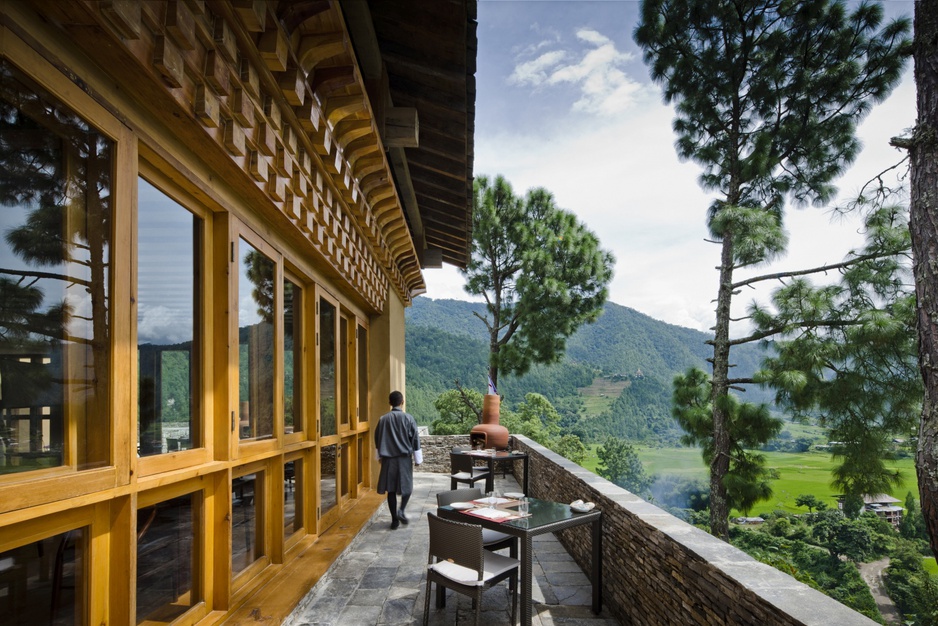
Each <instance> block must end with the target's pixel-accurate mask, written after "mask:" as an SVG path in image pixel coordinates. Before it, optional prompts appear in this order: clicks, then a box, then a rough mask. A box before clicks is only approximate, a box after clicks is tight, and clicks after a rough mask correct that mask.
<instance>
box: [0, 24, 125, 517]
mask: <svg viewBox="0 0 938 626" xmlns="http://www.w3.org/2000/svg"><path fill="white" fill-rule="evenodd" d="M0 57H3V58H5V59H7V60H8V61H9V62H10V63H11V64H12V65H14V66H16V67H17V68H20V70H21V71H23V72H24V73H25V74H27V75H28V76H29V77H30V78H31V79H32V80H33V81H34V82H36V83H37V84H39V85H40V86H41V87H42V88H43V89H45V90H46V91H48V92H49V93H50V94H51V95H53V96H54V97H55V98H56V99H57V100H59V102H61V103H62V104H63V105H64V106H66V107H68V108H69V109H70V110H71V111H73V112H74V113H76V114H77V115H79V116H81V117H82V118H83V119H85V120H86V121H87V122H88V123H89V124H90V125H91V126H93V127H94V128H95V130H96V131H97V132H99V133H100V134H101V135H103V136H105V137H107V138H109V139H110V140H111V141H113V142H114V154H113V164H112V167H113V170H112V173H113V179H112V180H113V190H112V196H113V202H114V204H113V206H114V210H113V214H112V225H111V227H112V229H113V230H112V232H111V245H110V246H109V248H110V249H109V253H110V260H109V267H108V279H109V281H110V285H109V292H108V294H109V295H108V299H109V302H110V303H112V305H111V306H110V309H109V311H108V316H109V320H108V325H109V328H110V336H111V342H110V346H109V347H108V349H109V352H110V361H111V363H110V370H111V371H121V370H123V371H129V369H130V366H131V362H132V360H133V358H132V353H133V350H131V349H130V346H129V345H127V342H126V341H124V339H125V338H127V337H129V336H130V332H131V328H132V326H133V324H132V321H131V319H130V307H115V306H113V303H115V302H129V301H130V298H131V287H130V285H131V270H130V265H131V261H132V260H131V258H130V257H131V251H130V246H128V245H126V243H127V242H128V241H130V239H131V237H132V234H133V233H132V213H133V211H131V210H130V208H131V207H132V206H133V201H134V193H135V191H134V190H135V187H136V183H135V182H134V181H135V180H136V175H137V166H136V163H137V144H136V139H135V137H134V135H133V133H132V132H131V130H130V129H129V128H128V127H127V126H126V125H124V124H122V123H121V122H120V121H119V120H118V119H117V118H116V117H114V116H113V115H112V114H111V113H110V112H108V111H107V110H106V109H105V108H104V107H103V106H101V105H100V104H99V103H97V102H96V101H95V100H94V99H93V98H92V97H91V96H90V95H89V94H87V93H85V92H84V91H82V90H81V89H80V88H79V87H78V86H77V85H76V84H75V83H74V82H72V80H70V79H69V78H68V77H67V76H65V75H64V74H62V73H61V72H60V71H59V70H58V69H56V68H55V67H54V66H53V65H52V64H51V63H49V61H47V60H46V59H45V58H44V57H43V56H41V55H40V54H39V53H38V52H37V51H36V50H34V49H33V48H31V47H30V46H29V45H27V44H26V43H25V42H23V41H22V40H21V39H20V38H19V37H17V36H16V35H15V34H14V33H12V32H11V31H10V30H9V29H8V28H6V27H0ZM23 68H28V69H23ZM131 386H132V385H131V384H130V381H128V380H124V379H121V378H120V377H113V378H112V380H111V381H109V384H108V412H109V416H108V425H109V428H108V431H109V432H108V436H109V441H108V442H107V443H106V446H107V449H108V458H107V460H106V463H107V464H106V466H105V467H101V468H95V469H87V470H78V469H77V468H75V467H68V466H60V467H54V468H48V469H41V470H35V471H29V472H23V473H17V474H6V475H3V476H0V514H3V513H6V512H14V511H22V510H25V509H28V508H30V507H33V506H36V505H40V504H43V503H48V502H55V501H58V500H62V499H65V498H69V497H73V496H77V495H82V494H89V493H93V492H96V491H101V490H104V489H109V488H113V487H115V486H117V485H121V484H127V483H128V482H129V481H130V465H131V455H130V450H129V447H128V446H123V445H120V444H119V443H118V442H126V441H128V439H129V437H130V432H129V431H130V420H121V419H117V418H116V416H120V415H127V414H129V413H128V412H129V411H130V409H131V404H130V402H131ZM25 482H29V485H30V488H29V489H23V488H22V484H23V483H25ZM28 517H32V515H26V514H24V515H23V517H22V518H20V517H18V516H17V515H14V516H13V517H12V518H11V520H10V521H11V522H15V521H17V520H18V519H27V518H28Z"/></svg>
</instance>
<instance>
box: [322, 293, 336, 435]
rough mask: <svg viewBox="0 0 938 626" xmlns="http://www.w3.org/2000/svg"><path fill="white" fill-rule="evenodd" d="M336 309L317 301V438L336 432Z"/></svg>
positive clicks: (323, 300)
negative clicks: (318, 422) (318, 423)
mask: <svg viewBox="0 0 938 626" xmlns="http://www.w3.org/2000/svg"><path fill="white" fill-rule="evenodd" d="M335 329H336V307H335V306H334V305H333V304H332V303H331V302H330V301H329V300H326V299H325V298H320V299H319V419H320V425H319V436H320V437H328V436H330V435H335V434H336V432H337V430H336V336H335V335H336V332H335Z"/></svg>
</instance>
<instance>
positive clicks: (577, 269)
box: [464, 176, 614, 384]
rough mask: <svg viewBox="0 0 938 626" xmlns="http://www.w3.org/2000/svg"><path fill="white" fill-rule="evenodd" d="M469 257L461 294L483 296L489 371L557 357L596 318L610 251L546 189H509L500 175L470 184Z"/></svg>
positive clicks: (515, 370)
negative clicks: (521, 194)
mask: <svg viewBox="0 0 938 626" xmlns="http://www.w3.org/2000/svg"><path fill="white" fill-rule="evenodd" d="M474 193H475V195H474V199H473V213H472V255H471V258H470V260H469V264H468V266H467V268H466V270H465V272H464V275H465V276H466V287H465V289H466V292H467V293H470V294H473V295H477V296H482V297H484V298H485V303H486V315H485V316H481V315H478V314H477V317H479V318H480V319H481V320H482V321H483V322H484V323H485V327H486V329H487V330H488V334H489V377H490V378H491V379H492V381H493V382H494V383H496V384H497V383H498V375H499V373H500V372H504V373H509V374H524V373H525V372H527V371H528V370H529V369H530V367H531V365H532V364H535V363H543V364H549V363H555V362H557V361H559V360H560V359H561V357H563V354H564V352H565V350H566V340H567V338H568V337H570V335H572V334H573V333H574V332H576V330H577V329H578V328H579V327H580V326H581V325H582V324H584V323H587V322H592V321H595V320H596V318H597V317H599V314H600V313H601V312H602V307H603V304H605V302H606V297H607V293H608V292H607V289H606V286H607V285H608V284H609V281H610V280H611V279H612V267H613V264H614V260H613V257H612V254H611V253H609V252H607V251H605V250H602V249H601V248H600V247H599V240H598V239H597V238H596V236H595V235H594V234H593V233H592V232H590V231H589V230H588V229H587V228H586V226H585V225H583V224H581V223H580V222H579V221H577V219H576V217H575V216H574V215H573V214H572V213H569V212H567V211H564V210H562V209H560V208H558V207H557V206H556V204H555V202H554V198H553V196H552V195H551V194H550V192H548V191H547V190H546V189H543V188H537V189H532V190H530V191H528V193H527V195H526V196H525V197H524V198H519V197H517V196H515V195H514V193H513V191H512V188H511V185H510V184H509V183H508V181H506V180H505V179H504V178H503V177H501V176H497V177H496V178H495V179H494V181H489V179H488V178H487V177H484V176H482V177H478V178H476V180H475V185H474Z"/></svg>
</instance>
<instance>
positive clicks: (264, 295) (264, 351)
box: [238, 239, 275, 439]
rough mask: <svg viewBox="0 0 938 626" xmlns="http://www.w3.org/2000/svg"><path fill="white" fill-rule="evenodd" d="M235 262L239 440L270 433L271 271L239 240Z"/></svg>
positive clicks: (270, 266)
mask: <svg viewBox="0 0 938 626" xmlns="http://www.w3.org/2000/svg"><path fill="white" fill-rule="evenodd" d="M240 243H241V248H240V250H241V256H240V259H239V263H238V277H239V279H238V344H239V350H238V374H239V385H238V399H239V403H238V407H239V413H240V428H239V432H240V437H241V439H264V438H267V437H272V436H273V434H274V273H275V272H274V270H275V265H274V262H273V261H272V260H270V259H269V258H267V257H266V256H264V255H263V254H262V253H261V252H259V251H258V250H257V249H256V248H254V246H252V245H251V244H249V243H248V242H247V241H245V240H244V239H241V241H240Z"/></svg>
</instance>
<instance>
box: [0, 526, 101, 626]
mask: <svg viewBox="0 0 938 626" xmlns="http://www.w3.org/2000/svg"><path fill="white" fill-rule="evenodd" d="M86 537H87V529H86V528H76V529H74V530H69V531H67V532H64V533H62V534H60V535H55V536H53V537H47V538H46V539H40V540H39V541H35V542H33V543H29V544H26V545H24V546H20V547H18V548H13V549H12V550H7V551H6V552H0V580H2V581H3V583H4V584H0V590H5V591H6V597H4V596H2V595H0V623H3V624H4V625H10V626H33V625H34V624H52V626H71V625H72V624H75V625H78V624H84V623H85V619H84V615H85V596H86V595H87V586H86V582H85V581H86V576H85V563H84V561H85V558H84V556H85V546H86V543H85V539H86Z"/></svg>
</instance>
